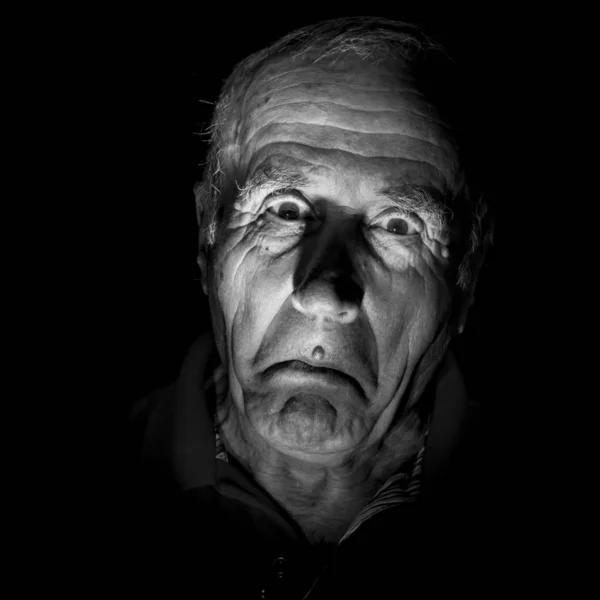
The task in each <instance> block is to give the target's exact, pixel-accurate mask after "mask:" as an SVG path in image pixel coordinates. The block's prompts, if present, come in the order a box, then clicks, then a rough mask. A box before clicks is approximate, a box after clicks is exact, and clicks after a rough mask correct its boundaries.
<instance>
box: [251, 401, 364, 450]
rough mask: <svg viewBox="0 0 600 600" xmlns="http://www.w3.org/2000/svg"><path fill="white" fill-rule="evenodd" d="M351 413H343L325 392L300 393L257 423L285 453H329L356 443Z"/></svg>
mask: <svg viewBox="0 0 600 600" xmlns="http://www.w3.org/2000/svg"><path fill="white" fill-rule="evenodd" d="M348 417H349V415H340V414H339V413H338V411H337V410H336V409H335V408H334V407H333V405H332V404H331V403H329V402H328V401H327V400H326V399H325V398H323V397H322V396H318V395H316V394H297V395H294V396H292V397H291V398H289V399H288V400H287V401H286V402H285V404H284V405H283V407H282V408H281V409H280V410H279V411H277V412H275V413H272V414H271V415H269V417H268V418H265V419H260V420H259V422H257V423H255V424H254V425H255V427H256V429H257V431H258V433H259V434H260V435H261V437H263V439H265V441H267V443H269V444H270V445H271V446H273V447H274V448H276V449H277V450H279V451H280V452H282V453H284V454H290V455H295V456H301V455H307V454H311V455H315V456H316V455H327V454H334V453H339V452H344V451H347V450H349V449H350V448H352V446H353V445H354V442H355V440H354V437H355V436H353V435H351V434H352V432H353V430H355V429H356V427H352V419H351V418H348Z"/></svg>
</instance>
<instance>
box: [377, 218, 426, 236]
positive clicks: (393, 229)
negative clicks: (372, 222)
mask: <svg viewBox="0 0 600 600" xmlns="http://www.w3.org/2000/svg"><path fill="white" fill-rule="evenodd" d="M379 226H380V227H382V228H383V229H385V230H386V231H389V232H390V233H393V234H395V235H413V234H415V233H417V232H418V229H417V227H416V226H415V225H414V224H413V223H411V222H410V221H409V220H407V219H404V218H403V217H398V216H393V217H387V218H385V219H382V220H381V224H380V225H379Z"/></svg>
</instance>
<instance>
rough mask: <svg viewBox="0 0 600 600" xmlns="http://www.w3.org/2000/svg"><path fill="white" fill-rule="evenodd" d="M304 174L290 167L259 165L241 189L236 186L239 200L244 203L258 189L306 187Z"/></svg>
mask: <svg viewBox="0 0 600 600" xmlns="http://www.w3.org/2000/svg"><path fill="white" fill-rule="evenodd" d="M309 181H310V179H309V178H308V177H307V176H306V174H305V173H303V172H302V171H300V170H298V169H297V168H295V167H291V166H282V165H274V164H268V165H261V166H259V167H258V168H257V169H255V171H254V173H253V174H252V175H251V176H250V177H249V178H248V180H247V181H246V183H245V185H244V186H243V187H240V186H238V189H239V200H240V201H241V202H242V203H244V202H246V201H247V200H248V199H249V198H250V196H251V195H252V194H253V193H254V192H256V191H257V190H258V189H260V188H264V187H273V188H278V189H281V190H285V189H292V188H295V187H300V186H306V185H308V183H309Z"/></svg>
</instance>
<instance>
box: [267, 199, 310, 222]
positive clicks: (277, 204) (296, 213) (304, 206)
mask: <svg viewBox="0 0 600 600" xmlns="http://www.w3.org/2000/svg"><path fill="white" fill-rule="evenodd" d="M267 210H268V211H269V212H270V213H271V214H273V215H275V216H277V217H278V218H280V219H282V220H284V221H314V219H315V215H314V213H313V210H312V208H311V207H310V205H309V204H308V203H307V202H306V201H304V200H301V199H300V198H297V197H296V196H292V195H282V196H280V197H278V198H277V199H276V200H275V201H274V202H271V204H269V206H268V207H267Z"/></svg>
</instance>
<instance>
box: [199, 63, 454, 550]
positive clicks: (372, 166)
mask: <svg viewBox="0 0 600 600" xmlns="http://www.w3.org/2000/svg"><path fill="white" fill-rule="evenodd" d="M236 125H237V127H238V129H237V137H236V140H235V143H233V144H232V145H231V146H230V147H229V148H228V149H227V151H226V153H225V155H224V158H225V160H227V161H228V171H227V175H228V177H229V181H230V182H231V181H234V182H235V184H236V186H238V187H243V186H245V185H246V184H247V182H248V181H249V180H250V178H251V177H252V176H253V175H254V174H256V172H257V171H259V170H260V169H261V168H265V167H266V166H268V167H275V166H278V167H285V168H286V169H288V170H289V171H290V172H292V171H293V172H299V173H301V174H302V175H303V176H304V179H303V180H300V181H299V183H298V184H297V185H296V186H294V188H293V189H287V190H284V191H283V192H282V191H281V190H278V188H277V185H270V184H269V183H266V184H265V185H263V186H262V187H258V188H257V189H253V190H252V191H250V192H248V193H247V194H245V195H244V194H239V193H238V194H234V193H233V191H237V188H235V189H234V188H232V187H231V186H230V187H229V188H228V189H229V191H227V190H226V191H225V192H224V197H223V201H224V203H225V207H226V210H225V213H224V214H225V216H224V222H223V226H222V228H221V229H220V231H219V237H218V239H217V244H216V246H215V248H214V249H213V250H211V252H210V253H209V254H208V257H207V256H206V255H204V254H203V253H201V257H200V264H201V267H202V269H203V273H204V276H205V286H206V289H207V291H208V293H209V298H210V302H211V310H212V313H213V326H214V330H215V335H216V337H217V342H218V344H219V347H220V349H221V353H222V357H223V359H224V361H225V363H226V364H227V368H228V372H229V381H230V396H229V400H230V404H229V405H228V406H227V408H226V409H223V410H222V413H221V417H222V418H223V419H224V421H225V423H224V426H223V432H224V438H225V442H226V445H227V447H228V449H229V451H230V452H232V453H234V454H235V455H237V456H238V458H239V459H240V460H241V461H242V462H243V463H244V464H246V466H247V467H248V468H249V469H250V470H251V471H252V472H253V473H254V474H255V476H256V477H257V479H258V480H259V481H260V482H261V483H263V485H264V486H265V487H266V488H267V489H268V490H269V491H270V492H271V493H272V495H273V496H274V497H275V498H277V499H278V500H280V502H281V503H282V504H283V505H284V506H286V507H287V508H288V510H289V511H290V512H291V513H292V514H293V515H294V516H295V517H296V518H297V520H298V521H299V522H300V523H301V524H302V526H303V527H304V528H305V531H307V533H308V534H309V535H314V536H316V537H317V538H319V539H321V538H325V539H329V540H335V539H337V537H339V534H340V533H341V532H343V531H344V528H345V527H347V525H348V522H349V521H350V520H351V518H352V517H353V515H354V514H356V512H357V511H358V510H359V509H360V507H361V506H362V505H364V503H365V501H366V500H367V499H368V497H369V495H370V494H372V492H373V490H374V489H376V487H377V485H380V484H381V482H382V481H384V480H385V478H386V477H387V476H389V474H390V473H391V472H393V470H394V469H397V468H398V467H399V466H400V465H401V464H402V462H403V461H405V460H407V458H410V457H411V456H413V455H414V452H415V450H416V449H417V448H418V446H419V444H420V443H421V441H422V437H421V435H422V432H421V429H420V427H419V423H418V422H417V420H416V418H415V416H414V411H413V410H412V409H413V407H414V403H415V402H416V400H417V399H418V396H419V395H420V394H421V392H422V391H423V388H424V386H425V385H426V383H427V381H428V380H429V379H430V378H431V376H432V374H433V372H434V370H435V367H436V366H437V365H438V364H439V362H440V360H441V359H442V357H443V354H444V352H445V349H446V346H447V342H448V340H449V324H450V323H449V321H450V315H451V306H452V299H453V297H452V284H451V283H449V282H448V272H449V260H450V259H449V248H448V240H449V231H448V229H447V226H440V224H439V223H437V222H435V220H434V219H430V220H429V221H428V220H427V219H426V218H419V216H418V215H416V214H407V213H406V212H403V211H402V210H400V209H399V208H398V207H397V206H396V205H395V204H394V203H393V202H392V201H391V200H390V199H389V198H388V197H386V196H384V195H382V193H381V190H382V189H383V188H385V187H386V186H390V185H392V184H398V183H406V184H410V185H416V186H423V187H426V188H428V189H429V190H431V191H432V193H433V194H434V195H437V194H439V195H440V197H441V196H444V195H445V196H448V195H453V194H454V195H456V194H458V193H459V192H460V190H461V186H462V185H463V184H462V172H461V170H460V165H459V160H458V155H457V152H456V149H455V146H454V145H453V143H452V140H451V136H450V132H449V131H448V130H447V129H446V128H445V127H444V126H443V125H442V124H441V123H440V122H439V120H438V119H437V117H436V113H435V112H434V111H433V110H432V109H431V107H428V106H427V104H426V103H425V101H424V100H423V98H422V97H421V96H420V95H419V94H418V92H417V91H416V88H415V86H414V82H413V81H412V79H411V76H410V73H409V71H408V69H407V68H406V66H405V65H402V64H400V63H394V64H389V63H385V62H384V63H381V64H380V65H378V66H377V67H374V66H373V65H371V64H368V63H365V62H361V61H360V60H358V59H357V58H352V57H346V58H345V59H344V60H341V61H338V62H336V63H332V62H331V61H330V60H329V61H321V62H319V63H317V64H315V65H310V64H309V63H305V62H300V61H298V62H293V63H292V62H290V61H289V60H287V59H285V58H283V59H278V60H277V61H272V62H270V63H269V64H268V65H267V66H266V67H264V68H263V69H262V70H261V71H260V72H259V74H258V75H257V76H256V77H255V79H254V81H253V83H252V85H251V86H250V88H249V89H248V92H247V94H246V97H245V112H244V114H243V116H242V120H241V121H240V122H238V123H237V124H236ZM232 190H233V191H232ZM317 346H320V347H321V348H322V349H323V351H324V354H323V357H322V359H321V360H315V359H314V358H312V357H311V354H312V352H313V350H314V349H315V348H316V347H317ZM287 361H298V362H291V363H289V362H287ZM300 361H304V362H300ZM282 363H283V364H282ZM307 364H310V365H313V366H319V365H322V366H325V367H328V368H329V369H332V370H329V371H323V372H317V371H315V370H314V369H311V368H310V367H309V366H307ZM340 373H341V374H340ZM397 414H398V415H400V416H402V418H400V419H396V420H393V419H394V416H395V415H397ZM290 490H295V492H294V491H290ZM314 509H319V510H318V511H317V512H320V514H322V515H324V516H323V520H319V519H318V518H317V517H315V510H314ZM309 513H310V514H309ZM327 514H329V517H327ZM334 514H335V515H336V516H337V521H336V520H335V519H334V520H333V521H335V523H336V524H335V525H331V530H330V529H328V527H326V526H325V524H324V522H325V520H327V519H329V521H328V522H332V520H331V519H332V515H334ZM311 515H312V516H311Z"/></svg>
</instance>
